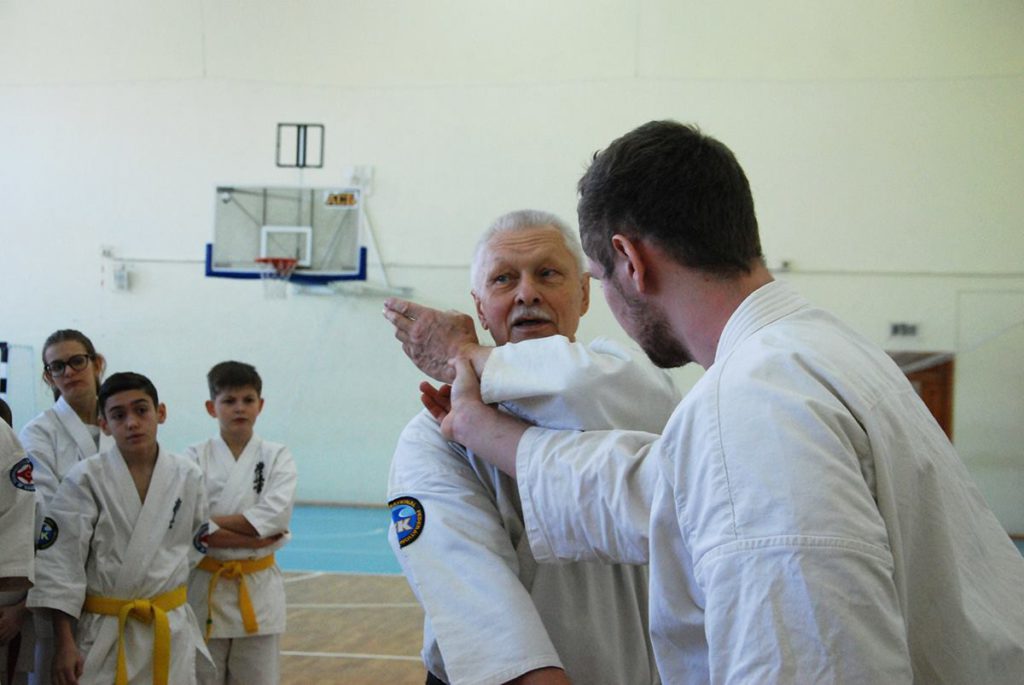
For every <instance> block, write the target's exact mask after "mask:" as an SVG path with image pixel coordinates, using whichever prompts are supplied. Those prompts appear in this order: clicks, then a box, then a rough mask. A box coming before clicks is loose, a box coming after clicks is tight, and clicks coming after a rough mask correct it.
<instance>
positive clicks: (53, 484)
mask: <svg viewBox="0 0 1024 685" xmlns="http://www.w3.org/2000/svg"><path fill="white" fill-rule="evenodd" d="M105 367H106V361H105V360H104V359H103V355H101V354H99V353H98V352H96V348H95V347H94V346H93V344H92V341H91V340H89V338H87V337H86V336H85V334H84V333H82V332H81V331H76V330H73V329H63V330H59V331H56V332H54V333H53V334H52V335H51V336H50V337H49V338H47V339H46V342H45V343H44V344H43V381H44V382H45V383H46V384H47V385H48V386H50V389H51V390H53V399H54V400H55V402H54V404H53V406H52V407H50V408H49V409H47V410H46V411H44V412H43V413H41V414H40V415H39V416H37V417H36V418H34V419H32V421H30V422H29V423H28V424H26V426H25V427H24V428H22V430H21V433H20V434H19V436H18V437H19V438H20V440H21V444H22V446H24V448H25V453H26V454H27V455H28V456H29V457H30V458H31V459H32V483H33V485H34V487H35V491H36V509H37V512H40V509H41V510H42V511H41V513H37V515H36V530H37V531H42V532H41V534H40V540H39V542H38V545H46V544H47V539H46V519H45V516H46V505H47V503H48V502H49V501H50V498H52V497H53V495H54V493H56V491H57V486H58V485H59V484H60V482H61V481H62V480H63V479H64V476H65V475H66V474H67V472H68V471H69V470H70V469H71V467H72V466H74V465H75V464H76V463H78V462H79V461H81V460H82V459H85V458H86V457H90V456H92V455H94V454H96V453H97V452H99V451H101V450H102V449H106V448H107V447H108V446H110V445H111V444H113V443H112V439H111V438H109V437H108V436H105V435H102V432H101V431H100V427H99V424H98V417H99V412H98V406H97V399H96V396H97V392H98V391H99V387H100V381H101V380H102V378H103V370H104V368H105ZM30 623H31V621H27V622H26V623H25V625H23V627H22V643H21V649H22V650H23V651H24V650H25V649H26V643H27V644H28V645H29V646H28V647H27V648H28V649H31V646H30V645H31V644H32V641H31V633H32V626H31V625H29V624H30ZM35 634H36V647H35V672H34V673H33V675H32V678H31V680H30V682H32V683H45V684H47V685H49V683H50V682H51V678H50V662H51V661H52V659H53V636H52V629H51V627H50V625H49V621H46V620H39V621H36V622H35Z"/></svg>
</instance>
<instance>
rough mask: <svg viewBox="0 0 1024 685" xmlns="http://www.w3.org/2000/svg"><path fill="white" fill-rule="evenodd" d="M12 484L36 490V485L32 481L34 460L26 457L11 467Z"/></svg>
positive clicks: (21, 488)
mask: <svg viewBox="0 0 1024 685" xmlns="http://www.w3.org/2000/svg"><path fill="white" fill-rule="evenodd" d="M11 484H12V485H13V486H14V487H16V488H18V489H19V490H28V491H29V492H35V491H36V486H35V483H33V482H32V460H31V459H29V458H28V457H25V458H24V459H22V460H21V461H19V462H18V463H17V464H15V465H14V466H12V467H11Z"/></svg>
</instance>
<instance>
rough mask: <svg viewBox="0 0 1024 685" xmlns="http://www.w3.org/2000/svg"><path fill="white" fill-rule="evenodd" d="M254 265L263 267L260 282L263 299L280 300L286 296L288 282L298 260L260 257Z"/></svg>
mask: <svg viewBox="0 0 1024 685" xmlns="http://www.w3.org/2000/svg"><path fill="white" fill-rule="evenodd" d="M256 263H257V264H259V265H260V266H262V267H263V270H262V271H260V280H262V281H263V297H264V298H266V299H268V300H280V299H284V298H285V297H287V296H288V281H289V280H291V277H292V273H293V272H294V271H295V267H296V266H298V263H299V260H297V259H291V258H289V257H260V258H258V259H257V260H256Z"/></svg>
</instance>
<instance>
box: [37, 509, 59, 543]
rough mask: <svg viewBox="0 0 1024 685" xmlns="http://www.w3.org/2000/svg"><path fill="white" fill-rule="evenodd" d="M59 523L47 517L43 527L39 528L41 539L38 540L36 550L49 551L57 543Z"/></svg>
mask: <svg viewBox="0 0 1024 685" xmlns="http://www.w3.org/2000/svg"><path fill="white" fill-rule="evenodd" d="M59 532H60V531H59V530H58V529H57V522H56V521H54V520H53V519H52V518H50V517H49V516H47V517H46V518H44V519H43V525H41V526H40V527H39V537H38V538H37V539H36V549H37V550H42V549H49V548H50V547H53V543H55V542H57V534H58V533H59Z"/></svg>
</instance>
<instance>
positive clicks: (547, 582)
mask: <svg viewBox="0 0 1024 685" xmlns="http://www.w3.org/2000/svg"><path fill="white" fill-rule="evenodd" d="M481 388H482V391H483V395H484V399H485V401H487V402H489V403H494V402H504V406H505V407H506V408H507V409H509V410H510V411H513V412H514V413H516V414H518V415H520V416H523V417H525V418H527V419H528V420H530V421H533V422H539V423H542V424H544V425H554V426H566V427H573V428H577V429H591V428H600V427H607V426H610V425H612V426H614V425H641V426H644V425H646V426H647V427H648V428H649V429H650V430H652V431H656V430H660V429H661V428H662V426H663V425H664V422H665V421H666V419H667V418H668V416H669V414H670V413H671V410H672V408H673V407H674V406H675V405H676V403H677V402H678V400H679V393H678V391H677V390H676V388H675V387H674V386H673V384H672V382H671V380H670V379H669V377H668V376H667V375H666V374H665V373H664V372H662V371H659V370H657V369H655V368H654V367H653V366H652V365H651V364H650V363H649V362H647V360H646V359H643V358H642V356H641V355H638V354H635V353H630V352H627V351H626V350H625V349H623V348H622V347H621V346H619V345H617V344H616V343H614V342H612V341H610V340H606V339H601V340H596V341H594V343H592V344H591V345H590V346H589V347H588V346H586V345H583V344H581V343H570V342H569V341H568V339H566V338H564V337H562V336H553V337H549V338H544V339H539V340H529V341H525V342H521V343H515V344H507V345H503V346H501V347H497V348H495V349H494V351H493V352H492V353H491V356H490V358H489V360H488V362H487V364H486V366H485V368H484V373H483V374H482V378H481ZM388 493H389V494H388V497H389V499H391V500H395V499H397V498H415V499H416V500H418V502H419V503H420V504H421V505H422V511H423V515H424V520H423V526H422V529H421V531H420V534H419V536H418V537H417V538H416V539H415V540H414V541H413V542H411V543H408V544H406V545H405V546H400V545H399V543H398V541H397V537H396V532H395V524H394V523H392V525H391V529H390V531H389V535H388V538H389V541H390V543H391V545H392V547H393V549H394V550H395V553H396V556H397V557H398V559H399V561H400V562H401V564H402V568H403V570H404V571H405V575H406V577H407V579H408V580H409V584H410V585H411V587H412V589H413V590H414V592H415V593H416V595H417V597H418V599H419V601H420V603H421V604H422V605H423V607H424V610H425V612H426V621H425V625H424V631H423V632H424V635H423V638H424V646H423V652H422V655H423V660H424V664H425V665H426V667H427V669H428V670H429V671H430V672H432V673H433V674H434V675H436V676H438V677H439V678H442V679H444V680H446V681H447V682H450V683H457V684H463V683H473V684H476V683H481V684H484V683H502V682H505V681H507V680H510V679H512V678H515V677H517V676H519V675H521V674H523V673H525V672H528V671H531V670H534V669H538V668H542V667H550V666H554V667H561V668H564V669H565V670H566V672H567V673H568V675H569V677H570V678H571V679H572V680H573V682H578V683H588V684H590V685H600V684H602V683H606V684H613V683H614V684H616V685H620V684H622V683H628V684H630V685H636V684H640V683H654V682H657V674H656V673H655V668H654V663H653V660H652V654H651V650H650V643H649V641H648V639H647V635H646V627H647V611H646V608H645V603H646V595H647V573H646V569H645V568H643V567H640V566H621V565H620V566H612V565H606V564H601V563H574V564H537V562H536V561H535V560H534V558H533V556H532V554H531V553H530V550H529V546H528V544H527V541H526V537H525V533H524V529H523V521H522V512H521V510H520V508H519V497H518V494H517V492H516V486H515V482H514V480H513V479H511V478H509V477H507V476H505V475H504V474H502V473H500V472H499V471H498V470H497V469H495V468H493V467H491V466H489V465H488V464H487V463H485V462H483V461H481V460H479V459H477V458H476V457H475V456H474V455H472V454H467V453H466V452H465V450H464V449H463V448H462V447H461V446H459V445H456V444H454V443H448V442H447V441H445V439H444V438H443V436H442V435H441V433H440V430H439V428H438V426H437V424H436V423H435V422H434V421H433V419H432V418H431V417H430V415H429V414H427V413H426V412H422V413H420V414H419V415H417V416H416V417H414V418H413V419H412V421H410V423H409V424H408V426H406V428H405V430H404V431H403V432H402V435H401V437H400V438H399V442H398V446H397V448H396V450H395V455H394V459H393V461H392V465H391V476H390V482H389V486H388Z"/></svg>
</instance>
